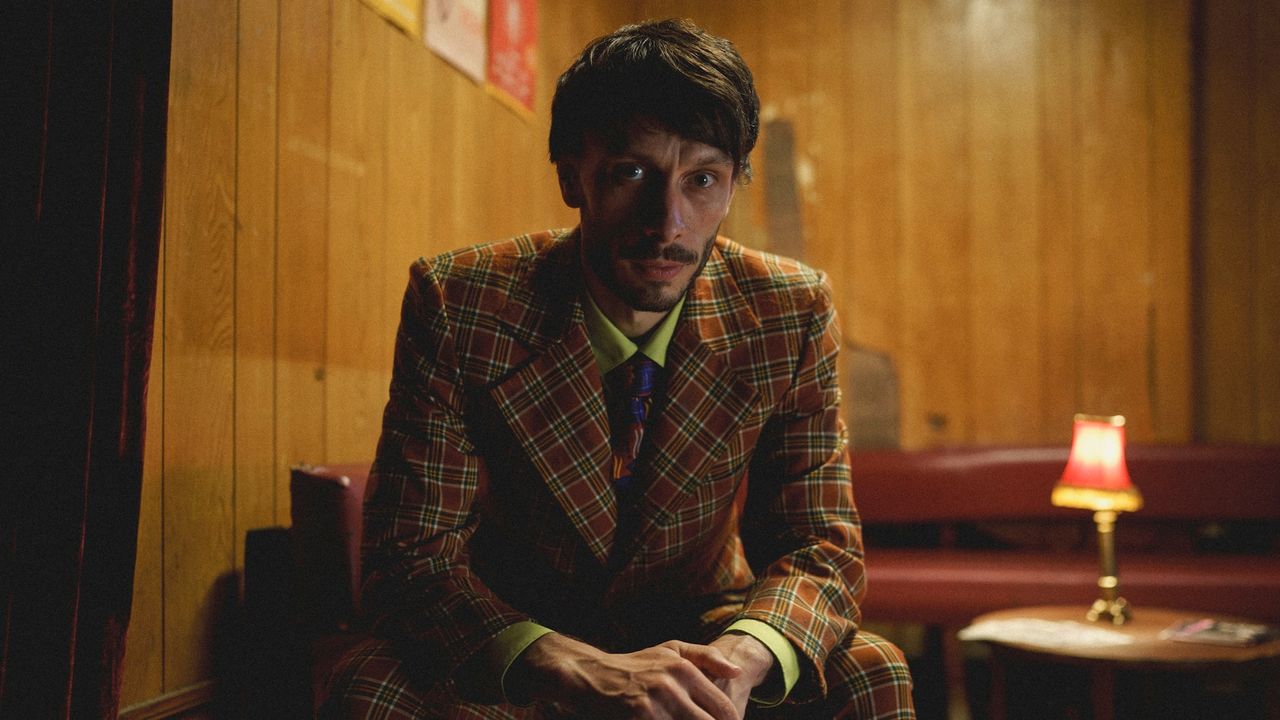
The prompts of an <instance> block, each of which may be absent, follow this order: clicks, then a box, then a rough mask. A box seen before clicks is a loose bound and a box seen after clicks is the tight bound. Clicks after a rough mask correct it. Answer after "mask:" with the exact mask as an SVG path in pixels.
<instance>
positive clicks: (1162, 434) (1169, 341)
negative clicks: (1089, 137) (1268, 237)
mask: <svg viewBox="0 0 1280 720" xmlns="http://www.w3.org/2000/svg"><path fill="white" fill-rule="evenodd" d="M1190 5H1191V3H1190V2H1189V1H1187V0H1184V1H1181V2H1169V3H1164V4H1162V5H1160V7H1159V8H1152V7H1151V6H1148V10H1147V14H1148V22H1149V23H1150V33H1151V40H1150V42H1151V59H1152V62H1151V67H1150V69H1149V73H1150V80H1149V82H1150V90H1149V95H1148V97H1149V98H1150V100H1149V103H1150V105H1149V108H1148V113H1149V116H1150V123H1151V131H1150V132H1151V139H1152V146H1151V181H1150V183H1149V187H1150V189H1151V224H1150V226H1149V234H1148V240H1147V242H1148V244H1149V246H1150V248H1151V250H1150V252H1151V275H1152V281H1153V282H1152V286H1151V293H1152V297H1151V313H1152V318H1151V322H1152V324H1153V326H1152V341H1153V342H1152V347H1151V349H1150V361H1151V365H1152V366H1153V367H1151V368H1150V372H1151V378H1150V382H1151V385H1152V391H1151V403H1152V438H1153V439H1154V440H1156V441H1157V442H1186V441H1189V440H1190V439H1191V396H1192V388H1191V374H1192V373H1191V294H1192V290H1191V287H1192V285H1191V206H1190V202H1189V201H1190V198H1191V146H1190V143H1189V142H1188V138H1190V137H1191V92H1190V88H1191V67H1190V58H1191V8H1190Z"/></svg>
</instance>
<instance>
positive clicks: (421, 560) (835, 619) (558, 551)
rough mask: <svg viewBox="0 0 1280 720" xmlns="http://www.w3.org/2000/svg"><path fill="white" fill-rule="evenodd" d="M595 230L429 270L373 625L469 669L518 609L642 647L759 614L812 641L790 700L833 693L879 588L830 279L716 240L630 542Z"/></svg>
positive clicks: (379, 469)
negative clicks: (829, 669) (590, 313)
mask: <svg viewBox="0 0 1280 720" xmlns="http://www.w3.org/2000/svg"><path fill="white" fill-rule="evenodd" d="M578 243H579V238H578V235H577V233H576V232H546V233H539V234H534V235H527V236H522V237H518V238H514V239H511V240H507V241H504V242H499V243H495V244H491V245H484V246H478V247H472V248H467V249H463V250H459V251H455V252H452V253H448V254H445V255H442V256H439V257H436V258H434V259H432V260H419V261H418V262H417V263H416V264H415V265H414V266H413V268H412V269H411V273H410V282H409V287H408V290H407V291H406V294H405V298H404V304H403V311H402V317H401V325H400V330H399V333H398V335H397V339H396V353H395V368H394V372H393V378H392V382H391V389H390V400H389V402H388V404H387V407H386V412H385V415H384V420H383V431H382V437H381V440H380V441H379V446H378V452H377V458H376V461H375V463H374V468H373V472H372V474H371V478H370V487H369V491H368V493H367V496H366V503H365V546H364V554H365V560H364V568H365V585H364V605H365V609H366V612H367V613H368V614H369V616H370V617H371V619H372V622H373V626H374V628H375V632H377V633H379V634H381V635H383V636H386V637H390V638H393V639H402V640H406V641H409V642H406V643H405V645H406V647H412V648H414V649H415V650H414V652H415V653H416V654H417V655H418V662H421V663H422V664H423V667H424V668H425V669H424V670H423V672H426V673H427V674H429V675H431V676H433V677H434V678H437V679H439V678H450V679H451V680H452V681H454V682H460V681H461V679H460V676H462V675H465V674H466V673H465V672H462V673H460V672H458V671H459V668H465V667H466V663H467V661H468V660H469V659H470V658H472V657H473V656H474V655H475V654H476V653H477V652H478V651H479V650H480V649H481V648H483V647H484V646H485V644H486V643H487V642H488V641H489V640H491V639H492V638H493V637H494V636H495V635H496V634H497V633H498V632H499V631H501V630H502V629H503V628H505V627H507V626H509V625H510V624H512V623H514V622H516V621H519V620H525V619H533V620H535V621H537V622H540V623H542V624H543V625H546V626H548V627H551V628H554V629H556V630H558V631H561V632H565V633H568V634H571V635H574V636H576V637H580V638H582V639H584V640H587V641H588V642H591V643H593V644H596V645H597V646H599V647H603V648H606V649H610V650H614V651H624V650H631V649H637V648H639V647H644V646H648V645H652V644H656V643H658V642H661V641H664V640H668V639H671V638H673V637H677V638H683V639H688V640H692V641H702V642H705V641H708V640H709V639H711V638H712V637H714V635H715V634H716V633H717V632H719V631H720V630H721V629H723V627H724V626H725V625H726V624H728V623H729V622H731V621H732V620H734V619H737V618H754V619H757V620H761V621H763V622H766V623H768V624H769V625H771V626H772V627H774V628H776V629H778V630H779V631H780V632H781V633H782V634H783V635H785V636H786V637H787V638H788V639H789V640H790V641H791V642H792V643H793V644H794V645H795V646H796V648H797V649H798V650H799V652H800V657H801V661H802V672H801V677H800V680H799V682H798V683H797V685H796V687H795V689H794V690H793V691H792V695H791V698H792V699H794V700H797V701H804V700H807V699H811V698H813V697H815V696H817V695H819V694H821V693H822V692H824V690H825V681H824V676H823V665H824V661H825V658H826V656H827V653H828V652H829V651H830V649H831V648H832V647H833V646H834V645H835V644H836V643H837V642H839V641H840V640H841V639H842V638H844V637H845V636H846V635H847V634H848V633H850V632H852V631H854V630H855V628H856V626H857V624H858V622H859V620H860V616H859V610H858V606H859V603H860V601H861V598H862V595H863V593H864V575H863V559H862V541H861V529H860V525H859V520H858V517H857V514H856V511H855V509H854V506H853V497H852V490H851V486H850V481H849V469H848V465H847V455H846V449H845V445H846V440H845V435H844V428H843V425H842V424H841V421H840V419H839V412H838V403H839V395H840V391H839V384H838V381H837V375H836V365H837V362H836V355H837V348H838V347H839V337H838V329H837V324H836V319H835V312H834V309H833V307H832V301H831V296H830V290H829V288H828V287H827V285H826V282H825V279H824V278H823V276H822V275H821V274H819V273H817V272H815V271H813V270H811V269H808V268H806V267H804V266H803V265H801V264H799V263H796V262H794V261H791V260H786V259H784V258H779V257H776V256H772V255H768V254H764V253H759V252H754V251H751V250H748V249H745V248H743V247H741V246H738V245H736V244H734V243H732V242H730V241H728V240H725V239H723V238H718V239H717V240H716V243H715V247H714V249H713V251H712V253H711V256H710V258H709V260H708V262H707V264H706V267H705V269H704V271H703V272H702V274H701V275H700V276H699V277H698V279H697V280H696V281H695V284H694V285H693V287H692V288H691V289H690V293H689V296H688V299H687V301H686V302H685V306H684V310H683V314H682V317H681V318H680V321H679V326H678V328H677V330H676V332H675V335H674V336H673V338H672V341H671V344H670V347H669V350H668V357H667V363H666V370H665V374H666V380H665V390H664V391H663V393H662V395H661V396H660V397H657V398H655V400H654V410H653V413H654V415H653V419H652V421H651V423H650V424H649V426H648V428H647V430H646V433H645V437H644V441H643V445H642V449H641V451H640V455H639V458H638V460H637V464H636V469H635V472H634V477H635V478H636V479H637V480H638V481H639V482H640V483H641V484H642V487H643V488H644V490H643V492H642V493H641V494H642V497H641V498H640V499H639V500H638V505H637V507H635V508H633V509H631V510H630V511H631V512H633V513H634V517H635V518H636V521H635V528H634V531H632V532H628V533H622V532H619V530H618V517H619V507H618V505H617V500H616V499H615V495H614V493H613V491H612V489H611V478H610V472H611V454H610V449H609V427H608V419H607V413H606V410H605V404H604V400H603V390H602V380H601V376H600V373H599V371H598V369H597V367H596V364H595V362H594V359H593V356H592V353H591V348H590V345H589V343H588V339H587V332H586V329H585V326H584V315H583V309H582V305H581V298H582V296H583V292H584V290H583V287H582V282H581V273H580V269H579V264H578V263H579V260H578ZM492 681H493V679H492V678H490V679H489V682H490V684H491V683H492ZM466 684H467V683H465V682H464V683H463V685H466ZM476 693H478V694H479V696H483V693H482V692H480V691H476ZM463 694H464V695H468V696H472V697H474V696H475V694H469V692H467V691H466V688H465V687H464V688H463Z"/></svg>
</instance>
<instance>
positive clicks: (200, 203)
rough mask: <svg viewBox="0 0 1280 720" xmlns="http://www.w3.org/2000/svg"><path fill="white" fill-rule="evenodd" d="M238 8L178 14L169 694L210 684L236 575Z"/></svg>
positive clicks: (168, 488) (171, 190)
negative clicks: (215, 635)
mask: <svg viewBox="0 0 1280 720" xmlns="http://www.w3.org/2000/svg"><path fill="white" fill-rule="evenodd" d="M235 11H236V8H235V5H233V4H230V3H216V4H212V5H202V6H181V7H178V8H175V9H174V27H173V38H174V40H173V44H174V47H176V48H185V49H186V50H185V52H181V53H178V54H177V55H176V57H175V58H174V59H175V62H174V65H173V67H172V68H171V76H170V77H171V80H170V111H169V128H170V129H169V138H170V142H169V148H168V159H167V163H168V181H167V183H166V190H165V205H166V210H165V218H166V220H165V266H166V270H165V273H166V274H165V278H166V284H165V317H164V324H163V332H164V345H165V362H164V388H165V390H164V412H163V415H162V417H163V420H162V422H163V423H164V429H163V432H164V444H163V447H164V453H163V455H164V457H163V463H164V526H163V532H164V602H165V609H164V646H165V690H173V689H177V688H181V687H184V686H186V685H189V684H191V683H194V682H196V681H198V680H201V679H204V678H207V677H208V676H209V675H210V672H211V664H210V656H211V652H210V650H211V646H210V642H211V640H212V630H213V623H214V620H215V618H216V617H217V615H218V613H219V612H220V611H221V610H223V609H225V608H224V607H222V606H221V603H222V602H223V600H224V598H223V597H221V596H220V595H219V593H218V592H216V591H214V588H218V587H220V586H221V585H222V584H223V583H225V578H226V577H228V575H229V573H230V572H231V570H232V567H233V556H234V551H235V543H234V540H233V528H234V512H233V487H232V473H231V468H232V466H233V461H234V460H233V445H232V443H233V436H232V432H233V431H232V423H233V412H234V408H233V395H234V384H235V378H234V367H233V363H232V353H233V350H234V348H233V325H234V307H233V304H234V272H235V258H234V243H235V235H234V230H233V228H234V222H235V218H234V198H235V157H236V154H235V131H236V116H235V98H236V72H235V69H236V12H235Z"/></svg>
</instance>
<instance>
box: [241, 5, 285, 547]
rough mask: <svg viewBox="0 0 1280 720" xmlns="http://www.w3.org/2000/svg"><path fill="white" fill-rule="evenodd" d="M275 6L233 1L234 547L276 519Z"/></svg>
mask: <svg viewBox="0 0 1280 720" xmlns="http://www.w3.org/2000/svg"><path fill="white" fill-rule="evenodd" d="M278 13H279V7H278V5H277V3H276V2H274V1H270V2H263V1H258V2H242V3H239V19H238V24H239V38H240V47H239V69H238V82H237V87H238V96H237V113H236V261H235V288H236V291H235V299H236V310H235V327H236V330H235V375H236V380H235V399H236V401H235V406H236V413H235V483H236V494H235V500H236V503H235V505H236V507H235V517H236V521H235V543H236V553H235V558H236V564H237V566H239V567H243V563H244V538H245V533H246V532H248V531H249V530H251V529H253V528H257V527H263V526H267V525H271V524H273V523H274V522H275V517H276V481H275V469H276V452H275V444H274V443H275V420H276V418H275V369H276V368H275V357H274V356H275V334H276V326H275V323H276V317H275V292H276V286H275V278H276V257H275V255H276V243H275V230H276V134H277V128H276V79H277V74H276V69H277V68H276V57H277V52H278V46H279V27H278V25H277V20H278Z"/></svg>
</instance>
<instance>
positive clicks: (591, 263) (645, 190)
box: [558, 122, 734, 319]
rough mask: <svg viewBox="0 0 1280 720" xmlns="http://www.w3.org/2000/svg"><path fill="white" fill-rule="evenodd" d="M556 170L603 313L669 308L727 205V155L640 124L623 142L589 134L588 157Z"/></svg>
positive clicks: (730, 174) (730, 169) (702, 257)
mask: <svg viewBox="0 0 1280 720" xmlns="http://www.w3.org/2000/svg"><path fill="white" fill-rule="evenodd" d="M615 144H616V145H617V146H616V147H615V146H614V145H615ZM558 172H559V175H560V186H561V192H562V193H563V195H564V199H565V202H566V203H568V205H569V206H570V207H576V208H578V209H579V215H580V217H581V228H582V256H583V261H584V265H585V266H586V268H587V270H588V274H589V277H588V282H589V283H590V284H591V286H592V287H593V293H592V295H593V297H596V300H597V302H598V303H600V304H601V309H602V310H604V311H605V314H606V315H609V316H610V317H611V318H615V319H616V317H615V316H616V311H620V310H625V309H629V310H630V311H632V312H633V313H636V312H638V313H665V312H667V311H668V310H670V309H671V308H672V306H674V305H675V304H676V302H677V301H678V300H679V299H680V298H681V297H682V296H683V295H684V293H685V291H686V290H688V289H689V286H690V285H692V284H693V280H694V278H695V277H697V275H698V273H699V272H701V270H702V266H703V265H704V264H705V263H706V261H707V257H708V256H709V255H710V253H711V246H712V243H713V242H714V240H715V236H716V231H717V230H718V229H719V227H720V223H721V221H723V220H724V218H725V215H726V214H728V212H729V202H730V201H731V200H732V199H733V189H734V182H733V181H734V163H733V161H732V160H731V159H730V158H729V156H728V155H727V154H726V153H725V152H724V151H722V150H719V149H717V148H715V147H712V146H711V145H707V144H705V143H701V142H697V141H694V140H688V139H686V138H684V137H681V136H679V135H676V134H674V133H672V132H670V131H669V130H666V129H665V128H663V127H662V126H660V125H657V124H654V123H643V122H635V123H632V125H631V128H630V130H629V131H628V133H627V134H626V136H625V137H624V138H622V139H621V141H620V142H618V143H606V141H605V140H604V139H603V138H601V137H599V135H597V134H590V135H588V137H587V139H586V142H585V143H584V147H583V152H582V155H581V156H580V157H578V158H574V159H572V160H567V161H562V162H561V163H560V165H559V167H558ZM592 275H593V276H594V277H590V276H592ZM601 289H602V290H603V291H604V293H603V294H604V295H605V297H604V298H601V297H600V295H601V293H600V292H599V290H601ZM602 299H603V302H601V300H602ZM609 305H613V306H614V307H613V308H610V307H608V306H609ZM611 310H614V311H615V312H611Z"/></svg>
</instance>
